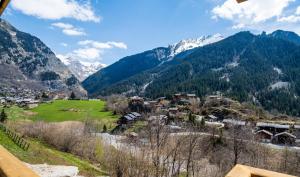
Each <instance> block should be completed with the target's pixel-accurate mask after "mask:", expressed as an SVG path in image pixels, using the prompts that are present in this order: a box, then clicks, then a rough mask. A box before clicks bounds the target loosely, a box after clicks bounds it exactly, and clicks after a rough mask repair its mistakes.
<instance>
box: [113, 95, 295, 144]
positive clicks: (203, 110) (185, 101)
mask: <svg viewBox="0 0 300 177" xmlns="http://www.w3.org/2000/svg"><path fill="white" fill-rule="evenodd" d="M128 107H129V112H128V113H127V114H124V115H123V116H122V117H121V118H120V119H119V120H118V128H119V129H121V130H123V131H125V130H126V129H128V128H130V127H132V125H134V123H135V122H139V121H145V122H147V123H149V124H153V122H159V124H165V125H166V126H168V127H169V130H170V132H171V133H183V132H185V131H187V129H188V131H191V132H199V131H200V132H203V133H209V132H215V131H218V132H226V131H228V130H230V129H231V128H233V127H234V128H237V129H247V130H250V131H251V134H252V138H254V139H255V141H257V142H261V143H272V144H276V145H283V146H300V124H299V121H297V120H296V119H295V120H294V119H289V118H288V117H287V116H278V117H275V116H272V117H267V116H265V115H263V114H262V113H261V112H260V111H257V112H255V111H253V110H251V109H247V108H246V107H245V106H243V105H241V104H240V103H239V102H237V101H234V100H232V99H229V98H226V97H223V96H222V95H221V94H216V95H210V96H207V97H205V99H204V100H200V98H199V97H197V96H196V95H195V94H182V93H177V94H174V95H173V97H172V98H169V99H167V98H166V97H160V98H157V99H155V100H150V99H145V98H141V97H139V96H133V97H130V98H129V106H128ZM268 116H270V115H268ZM194 127H198V128H196V129H195V128H194ZM199 127H200V128H199ZM223 134H224V133H223ZM225 134H226V133H225ZM130 136H131V137H134V136H138V134H137V133H132V132H131V133H130ZM245 139H246V137H245Z"/></svg>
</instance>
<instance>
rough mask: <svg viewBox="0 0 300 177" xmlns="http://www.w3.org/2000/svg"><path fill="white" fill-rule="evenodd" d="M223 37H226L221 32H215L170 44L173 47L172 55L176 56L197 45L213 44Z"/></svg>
mask: <svg viewBox="0 0 300 177" xmlns="http://www.w3.org/2000/svg"><path fill="white" fill-rule="evenodd" d="M223 39H224V37H223V36H222V35H221V34H215V35H212V36H202V37H200V38H197V39H186V40H182V41H180V42H179V43H176V44H173V45H170V46H169V48H170V49H171V54H170V57H174V56H175V55H177V54H179V53H181V52H184V51H187V50H191V49H194V48H197V47H203V46H205V45H208V44H212V43H215V42H218V41H221V40H223Z"/></svg>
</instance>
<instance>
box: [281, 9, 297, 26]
mask: <svg viewBox="0 0 300 177" xmlns="http://www.w3.org/2000/svg"><path fill="white" fill-rule="evenodd" d="M278 22H288V23H297V22H300V6H299V7H298V8H297V9H296V11H295V14H292V15H289V16H284V17H281V18H278Z"/></svg>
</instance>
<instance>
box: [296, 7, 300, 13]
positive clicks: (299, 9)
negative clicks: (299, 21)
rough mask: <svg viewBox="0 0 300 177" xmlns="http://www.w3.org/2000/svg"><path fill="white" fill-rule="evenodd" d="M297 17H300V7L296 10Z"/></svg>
mask: <svg viewBox="0 0 300 177" xmlns="http://www.w3.org/2000/svg"><path fill="white" fill-rule="evenodd" d="M296 15H300V6H299V7H298V8H297V10H296Z"/></svg>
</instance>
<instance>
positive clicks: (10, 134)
mask: <svg viewBox="0 0 300 177" xmlns="http://www.w3.org/2000/svg"><path fill="white" fill-rule="evenodd" d="M0 129H1V130H2V131H3V132H4V133H5V134H6V135H7V136H8V137H9V138H10V139H11V140H12V141H13V142H14V143H16V145H18V146H19V147H20V148H22V149H23V150H24V151H27V150H28V148H29V146H30V144H29V143H28V142H27V141H26V140H25V139H24V138H21V137H20V136H19V135H18V134H17V133H16V132H14V131H12V130H10V129H8V128H7V127H6V126H5V125H4V124H2V123H0Z"/></svg>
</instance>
